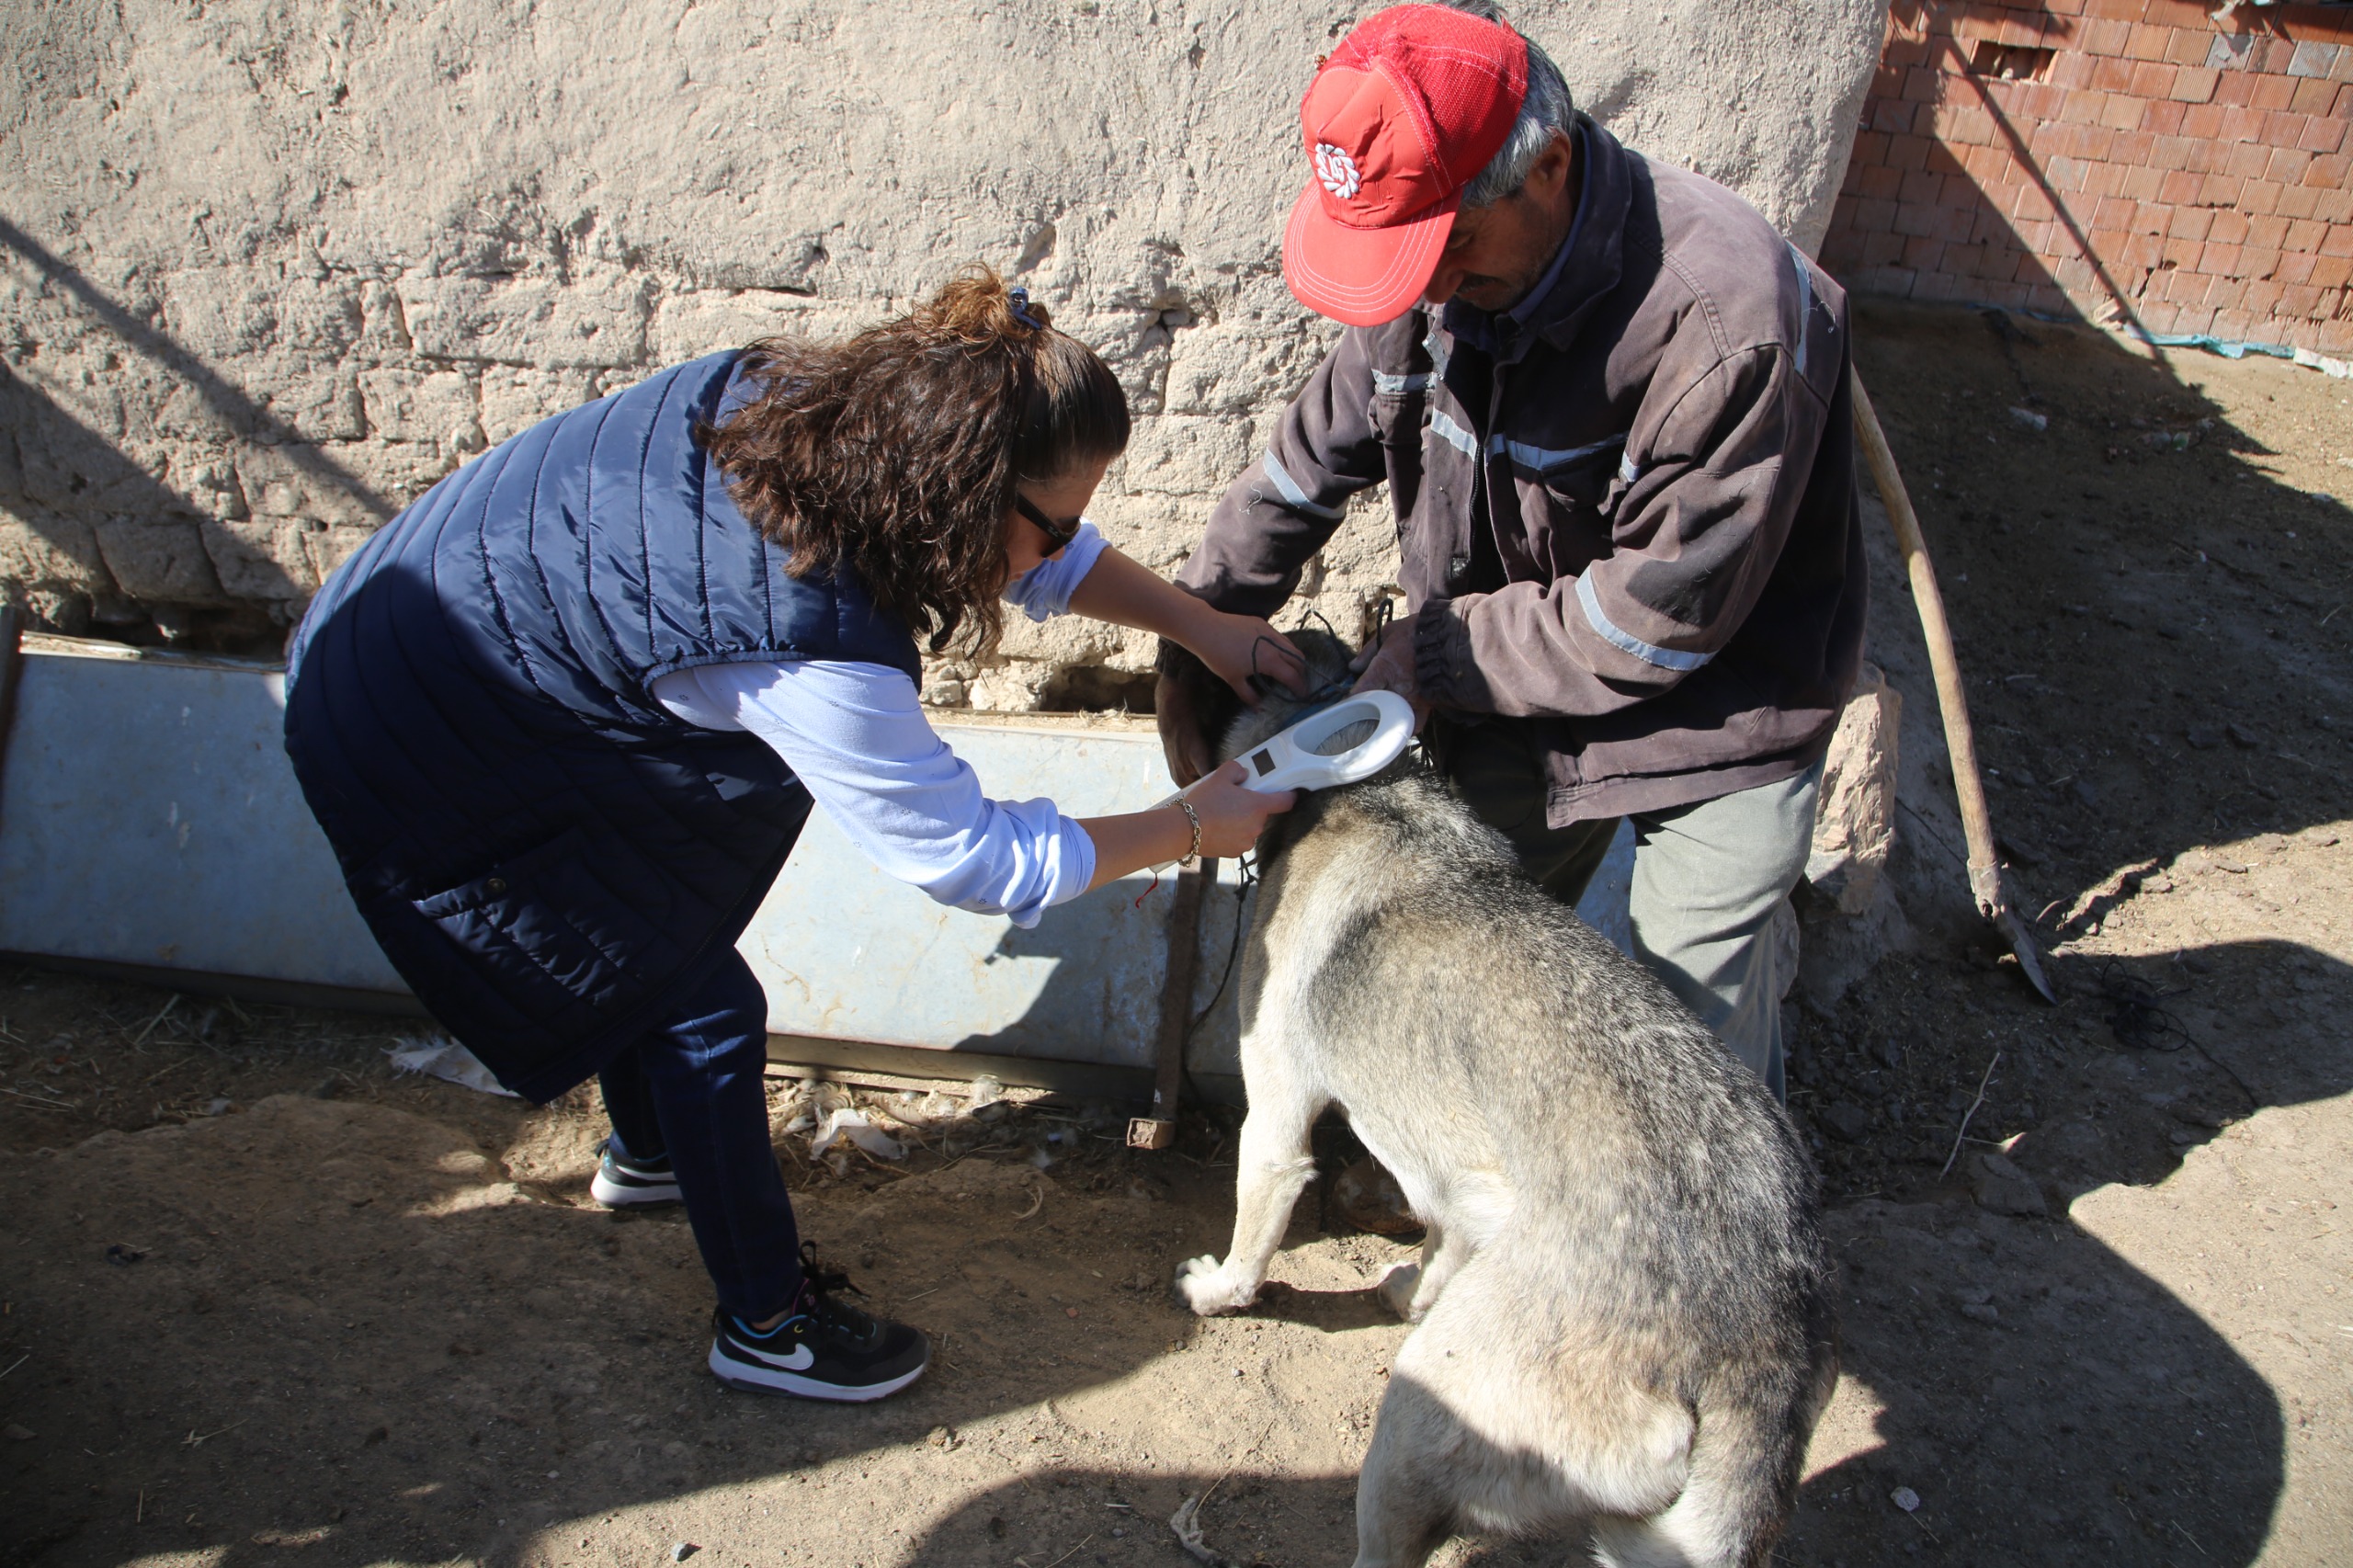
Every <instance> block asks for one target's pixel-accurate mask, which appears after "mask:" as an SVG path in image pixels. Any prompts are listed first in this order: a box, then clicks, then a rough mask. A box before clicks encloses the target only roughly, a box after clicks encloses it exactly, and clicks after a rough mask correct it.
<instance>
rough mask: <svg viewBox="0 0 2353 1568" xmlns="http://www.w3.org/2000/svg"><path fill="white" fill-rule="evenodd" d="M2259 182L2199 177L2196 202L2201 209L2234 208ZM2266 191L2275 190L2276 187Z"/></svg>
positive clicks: (2213, 176)
mask: <svg viewBox="0 0 2353 1568" xmlns="http://www.w3.org/2000/svg"><path fill="white" fill-rule="evenodd" d="M2259 183H2260V182H2258V181H2253V180H2243V179H2241V178H2239V176H2236V175H2219V174H2218V175H2201V176H2199V180H2198V202H2199V205H2200V206H2201V207H2235V206H2239V205H2241V204H2243V203H2244V202H2245V199H2246V193H2247V192H2248V191H2249V190H2251V189H2253V188H2254V187H2256V185H2257V184H2259ZM2265 188H2266V189H2269V190H2277V189H2279V187H2278V186H2268V187H2265Z"/></svg>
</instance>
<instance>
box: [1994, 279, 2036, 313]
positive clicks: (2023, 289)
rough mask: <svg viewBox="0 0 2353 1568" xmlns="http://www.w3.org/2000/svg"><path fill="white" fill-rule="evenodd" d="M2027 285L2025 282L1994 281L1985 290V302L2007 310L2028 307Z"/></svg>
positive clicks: (2018, 309) (2019, 309)
mask: <svg viewBox="0 0 2353 1568" xmlns="http://www.w3.org/2000/svg"><path fill="white" fill-rule="evenodd" d="M2027 292H2028V290H2027V286H2026V285H2025V284H2023V283H2007V282H2004V283H1994V284H1991V285H1989V286H1988V287H1987V288H1986V290H1985V302H1986V303H1987V304H1989V305H1997V306H1999V307H2000V308H2002V309H2003V310H2006V311H2022V310H2024V309H2026V297H2027Z"/></svg>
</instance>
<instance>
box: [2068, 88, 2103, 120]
mask: <svg viewBox="0 0 2353 1568" xmlns="http://www.w3.org/2000/svg"><path fill="white" fill-rule="evenodd" d="M2107 108H2108V95H2107V94H2106V93H2098V92H2094V91H2092V90H2091V89H2090V88H2088V87H2077V88H2075V89H2073V90H2071V91H2070V92H2069V93H2068V94H2067V102H2066V104H2065V106H2064V107H2063V108H2061V109H2060V111H2059V118H2060V119H2063V120H2064V121H2065V122H2066V123H2067V124H2069V125H2091V124H2095V123H2097V121H2098V119H2099V117H2100V115H2101V114H2102V113H2103V112H2105V111H2106V109H2107Z"/></svg>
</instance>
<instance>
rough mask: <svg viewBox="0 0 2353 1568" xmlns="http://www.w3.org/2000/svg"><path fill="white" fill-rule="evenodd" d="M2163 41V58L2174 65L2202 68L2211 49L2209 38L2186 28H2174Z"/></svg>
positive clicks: (2211, 43) (2211, 42) (2211, 41)
mask: <svg viewBox="0 0 2353 1568" xmlns="http://www.w3.org/2000/svg"><path fill="white" fill-rule="evenodd" d="M2171 30H2172V34H2173V36H2172V37H2171V38H2169V39H2167V40H2165V58H2166V59H2167V60H2169V61H2171V62H2173V63H2174V64H2176V65H2188V66H2192V67H2203V66H2204V65H2205V63H2206V54H2207V51H2209V50H2210V49H2211V48H2212V47H2213V40H2211V37H2210V36H2209V35H2208V34H2206V33H2203V32H2194V31H2192V30H2191V29H2189V28H2173V29H2171Z"/></svg>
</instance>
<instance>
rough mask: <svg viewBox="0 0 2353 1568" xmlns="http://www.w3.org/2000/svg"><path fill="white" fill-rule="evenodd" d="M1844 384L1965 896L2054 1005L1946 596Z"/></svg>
mask: <svg viewBox="0 0 2353 1568" xmlns="http://www.w3.org/2000/svg"><path fill="white" fill-rule="evenodd" d="M1848 379H1849V383H1850V385H1851V388H1852V390H1853V392H1854V398H1855V437H1856V439H1857V441H1858V442H1859V443H1860V445H1861V447H1862V449H1863V461H1864V463H1865V465H1866V466H1868V467H1869V468H1870V474H1871V483H1873V484H1874V485H1876V486H1877V487H1878V489H1879V494H1880V499H1881V501H1883V502H1885V503H1886V504H1887V517H1888V521H1889V522H1891V523H1893V525H1894V527H1895V542H1896V546H1897V548H1898V549H1900V550H1902V551H1903V552H1904V571H1905V573H1906V574H1909V576H1910V577H1911V579H1912V603H1913V606H1914V608H1916V609H1917V610H1918V611H1919V614H1920V633H1921V635H1922V636H1923V637H1924V638H1925V639H1926V640H1927V644H1928V667H1929V669H1930V670H1931V671H1932V672H1934V674H1935V676H1936V682H1937V707H1938V710H1939V711H1940V712H1942V714H1943V715H1944V722H1945V750H1946V751H1947V752H1948V753H1949V754H1950V756H1951V759H1952V785H1953V792H1954V794H1956V795H1957V796H1959V797H1960V801H1961V834H1962V835H1963V836H1964V837H1965V838H1966V839H1967V840H1968V843H1969V891H1970V892H1971V893H1972V895H1973V896H1974V897H1975V899H1976V901H1977V912H1978V913H1979V914H1980V915H1984V917H1985V918H1986V919H1988V920H1991V921H1993V922H1994V923H1995V925H1996V926H2000V927H2001V928H2002V931H2003V934H2004V935H2005V936H2006V937H2008V938H2009V942H2010V949H2011V951H2013V952H2015V953H2017V954H2018V967H2019V968H2021V969H2023V970H2024V971H2026V977H2027V979H2028V980H2029V981H2031V982H2032V983H2034V988H2035V989H2036V990H2037V991H2039V992H2040V993H2041V994H2042V997H2043V1000H2045V1001H2047V1002H2056V1001H2057V1000H2058V999H2059V998H2058V996H2057V994H2055V993H2053V992H2052V989H2051V982H2050V981H2048V980H2047V979H2045V978H2044V977H2043V973H2042V963H2041V960H2040V958H2039V957H2038V956H2037V955H2036V953H2035V950H2034V939H2033V938H2032V937H2030V936H2029V935H2028V934H2027V930H2026V925H2025V923H2024V922H2023V921H2021V920H2019V919H2018V915H2017V914H2016V913H2015V912H2013V911H2012V910H2011V908H2010V902H2009V895H2008V894H2007V893H2006V892H2005V891H2004V890H2003V887H2002V863H2001V860H2000V858H1999V857H1998V855H1997V854H1996V852H1995V847H1994V816H1993V812H1990V811H1989V810H1988V809H1987V808H1986V805H1985V780H1984V777H1983V776H1982V775H1981V774H1980V773H1979V772H1978V769H1977V735H1976V732H1975V731H1974V730H1972V728H1971V727H1970V722H1969V693H1968V690H1967V688H1966V687H1964V686H1963V685H1962V683H1961V659H1960V656H1959V655H1958V654H1957V653H1954V651H1953V642H1952V623H1951V622H1950V621H1949V620H1947V619H1945V597H1944V594H1943V592H1942V591H1941V590H1940V589H1938V586H1937V568H1936V565H1935V563H1934V562H1931V561H1929V559H1928V543H1927V540H1926V539H1925V538H1923V537H1922V536H1921V533H1920V517H1919V514H1917V513H1916V512H1915V511H1913V509H1912V495H1911V493H1910V492H1909V491H1907V490H1905V489H1904V475H1903V474H1902V473H1901V472H1897V470H1896V467H1895V453H1894V452H1893V450H1891V449H1889V447H1888V444H1887V432H1886V431H1885V430H1883V429H1881V427H1880V423H1879V415H1878V414H1877V413H1876V412H1874V411H1873V410H1872V408H1871V399H1870V393H1869V392H1865V391H1864V390H1863V378H1862V375H1861V373H1860V372H1859V371H1849V372H1848Z"/></svg>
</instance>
